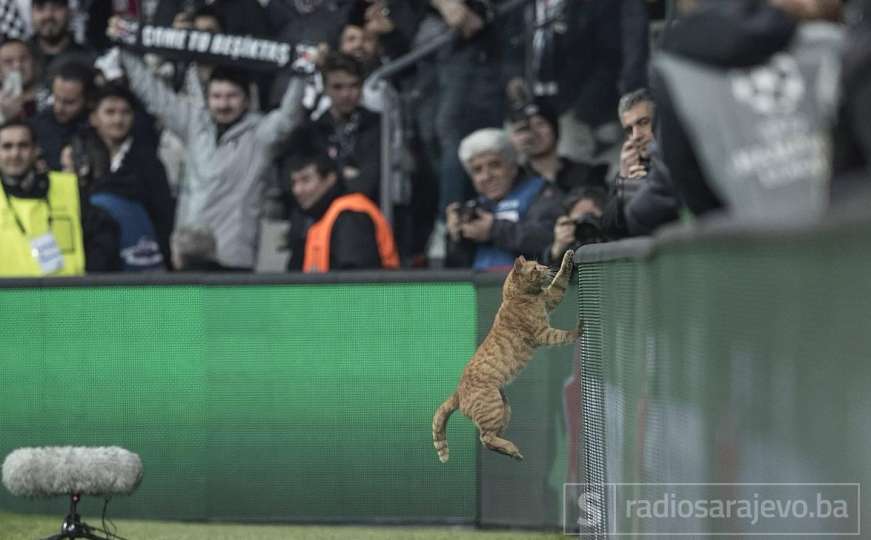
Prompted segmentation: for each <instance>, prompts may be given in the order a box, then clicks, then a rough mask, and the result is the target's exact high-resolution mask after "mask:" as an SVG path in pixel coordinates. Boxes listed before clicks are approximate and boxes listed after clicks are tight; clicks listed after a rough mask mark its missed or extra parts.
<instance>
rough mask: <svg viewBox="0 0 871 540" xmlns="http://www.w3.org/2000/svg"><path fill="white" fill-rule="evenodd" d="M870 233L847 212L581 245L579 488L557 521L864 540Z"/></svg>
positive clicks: (870, 443) (599, 531)
mask: <svg viewBox="0 0 871 540" xmlns="http://www.w3.org/2000/svg"><path fill="white" fill-rule="evenodd" d="M869 243H871V222H869V221H868V220H867V219H865V218H863V219H860V220H858V221H857V220H852V221H849V222H847V221H846V220H845V221H844V222H842V223H840V224H831V225H827V226H825V227H818V228H805V229H801V228H793V229H781V230H770V231H767V232H764V231H752V230H741V229H739V228H736V227H725V226H721V227H713V228H712V229H710V230H707V231H703V232H692V231H689V232H688V231H687V230H684V229H679V230H674V231H671V232H668V233H666V234H664V235H663V236H661V237H658V238H657V239H656V240H634V241H627V242H621V243H616V244H608V245H598V246H587V247H584V248H582V249H581V250H579V253H578V254H577V256H576V262H577V263H579V287H578V302H579V304H578V308H579V315H580V316H581V317H582V318H583V319H584V320H585V321H586V323H587V326H586V332H585V335H584V337H583V338H582V340H581V345H580V348H581V354H580V357H581V362H582V367H581V369H582V373H583V377H582V379H583V392H584V398H583V413H584V422H585V424H584V428H585V433H584V435H585V451H584V453H583V454H582V458H583V459H584V460H585V461H586V472H587V476H586V483H587V484H588V485H585V486H577V487H575V488H570V489H568V490H567V494H568V495H569V496H568V497H567V502H566V528H567V530H569V531H570V532H583V533H585V534H587V535H588V536H587V537H589V538H606V537H607V538H612V537H614V538H616V536H610V535H613V534H617V533H619V534H626V535H629V536H633V537H635V536H638V537H643V536H640V535H642V534H651V533H655V534H657V535H659V537H678V536H677V535H681V536H686V535H689V536H692V537H702V536H703V535H709V534H712V533H719V534H730V535H732V536H733V537H734V536H738V537H742V536H751V535H754V534H778V535H780V536H781V537H784V536H785V537H805V536H800V535H805V534H810V535H814V536H812V537H822V536H816V535H822V534H841V535H843V534H852V535H853V537H856V536H861V535H862V534H865V533H864V532H862V530H861V525H863V524H862V523H860V521H863V522H865V523H867V522H868V518H869V517H871V516H869V513H868V510H867V508H868V505H867V503H865V504H864V505H862V502H861V495H860V489H861V486H862V485H864V486H868V485H871V483H869V482H871V458H869V457H868V456H869V453H868V449H869V448H871V428H869V426H871V424H869V420H868V419H869V418H871V362H869V356H871V309H869V306H871V303H869V298H871V280H869V279H868V276H869V275H871V257H869V256H868V250H867V247H868V245H869ZM608 484H610V485H608ZM615 484H619V485H615ZM729 501H732V502H731V503H730V502H729ZM799 501H801V502H799ZM657 503H658V506H657ZM842 503H843V504H842ZM730 504H731V506H729V505H730ZM645 505H646V506H645ZM836 509H837V510H836ZM862 513H864V515H862ZM861 517H864V518H866V519H864V520H861V519H860V518H861ZM857 533H858V534H857ZM754 537H755V536H754ZM830 537H831V536H830Z"/></svg>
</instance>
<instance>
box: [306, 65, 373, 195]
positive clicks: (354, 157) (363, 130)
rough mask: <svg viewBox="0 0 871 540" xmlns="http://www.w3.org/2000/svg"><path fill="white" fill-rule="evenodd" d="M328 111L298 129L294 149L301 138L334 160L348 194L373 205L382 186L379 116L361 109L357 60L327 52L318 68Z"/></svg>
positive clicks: (361, 70)
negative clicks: (360, 197)
mask: <svg viewBox="0 0 871 540" xmlns="http://www.w3.org/2000/svg"><path fill="white" fill-rule="evenodd" d="M321 74H322V75H323V78H324V91H325V93H326V95H327V96H328V97H329V98H330V109H329V110H328V111H327V112H325V113H324V114H323V115H321V117H320V118H318V119H317V120H314V121H309V122H308V123H307V124H305V125H303V126H301V127H300V128H299V130H297V132H295V133H293V134H292V135H291V137H290V139H291V142H290V145H289V146H290V147H291V148H293V147H294V146H295V145H297V144H298V142H302V141H301V139H305V141H304V142H305V143H306V144H310V145H311V146H313V147H314V149H315V150H317V151H318V152H322V153H324V154H326V155H328V156H330V158H332V159H334V160H335V161H336V162H337V163H338V165H339V170H340V171H341V173H342V176H343V178H344V179H345V182H346V184H347V189H348V191H350V192H358V193H362V194H364V195H366V196H367V197H369V198H370V199H372V200H373V201H375V202H376V203H377V202H378V201H379V195H380V191H381V190H380V187H381V151H380V148H381V117H380V115H378V114H376V113H373V112H372V111H370V110H368V109H366V108H365V107H363V106H362V105H361V104H360V102H361V100H362V97H363V79H364V76H365V75H364V73H363V68H362V66H361V65H360V62H358V61H357V60H356V59H354V58H352V57H350V56H348V55H346V54H342V53H330V54H329V55H328V56H327V58H326V59H325V60H324V62H323V65H322V66H321Z"/></svg>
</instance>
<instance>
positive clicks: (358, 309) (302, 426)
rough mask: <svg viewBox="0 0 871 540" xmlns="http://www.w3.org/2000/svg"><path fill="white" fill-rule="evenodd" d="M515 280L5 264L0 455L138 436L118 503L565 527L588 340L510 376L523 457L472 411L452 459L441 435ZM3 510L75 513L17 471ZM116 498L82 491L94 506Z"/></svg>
mask: <svg viewBox="0 0 871 540" xmlns="http://www.w3.org/2000/svg"><path fill="white" fill-rule="evenodd" d="M421 276H424V277H423V278H422V277H421ZM142 279H146V280H148V281H149V282H150V283H149V284H147V285H143V284H142V283H141V281H139V280H142ZM348 279H352V280H353V282H345V281H343V280H348ZM370 280H373V281H374V282H369V283H367V281H370ZM501 282H502V276H498V275H497V276H487V275H485V276H475V275H473V274H471V273H447V272H446V273H442V274H440V273H434V274H426V273H425V274H416V273H411V274H404V275H400V274H397V273H392V274H379V275H374V274H373V275H368V274H367V275H361V274H356V275H348V274H346V275H335V276H328V277H325V278H318V279H313V278H310V277H305V276H303V277H298V278H296V279H294V278H287V277H283V276H275V277H260V276H248V277H243V276H237V277H226V276H224V277H218V278H212V277H208V276H196V277H184V276H138V277H124V276H122V277H117V276H116V277H107V278H88V279H84V280H81V279H78V280H77V279H68V280H63V279H61V280H44V281H38V280H25V281H21V282H9V281H6V282H3V283H0V344H2V347H0V383H2V388H3V391H2V392H0V460H2V458H3V457H5V455H6V454H8V453H9V452H10V451H12V450H13V449H15V448H18V447H22V446H41V445H77V446H78V445H87V446H91V445H94V446H96V445H119V446H123V447H125V448H128V449H130V450H132V451H134V452H137V453H139V454H140V456H141V457H142V460H143V464H144V470H145V474H144V479H143V482H142V485H141V486H140V487H139V489H138V490H137V491H136V493H134V494H133V495H132V496H131V497H118V498H115V499H113V501H112V502H111V504H110V507H109V515H110V516H112V517H137V518H150V519H184V520H202V519H206V520H233V521H297V522H300V521H303V522H307V521H312V522H313V521H318V522H335V521H339V522H342V521H346V522H367V521H369V522H371V521H377V522H415V523H425V522H438V523H466V524H471V523H478V524H481V525H497V526H500V525H511V526H523V527H534V528H556V527H559V525H560V522H561V514H560V511H561V505H560V494H561V489H562V483H563V482H564V481H565V480H566V478H567V475H573V476H571V478H577V477H579V476H578V475H579V474H580V470H581V469H579V468H578V466H577V464H576V463H575V456H577V452H576V451H574V450H572V449H573V448H575V447H576V446H577V441H578V440H579V437H578V430H579V426H578V418H577V415H575V414H569V415H568V416H569V418H568V420H572V421H573V422H568V421H567V418H566V414H565V411H566V410H569V411H570V412H573V411H576V410H577V407H573V406H570V405H566V402H565V398H564V392H565V391H566V387H565V384H566V381H567V380H568V379H569V378H570V377H571V376H572V374H573V367H572V366H573V364H572V351H571V348H565V347H564V348H556V349H548V350H542V351H540V352H539V353H538V354H537V355H536V358H535V359H534V360H533V362H532V364H531V365H530V367H529V368H528V370H527V371H526V372H524V374H522V375H521V376H520V377H519V378H518V379H517V381H515V383H514V384H513V385H512V386H511V387H509V388H508V390H507V392H508V395H509V396H510V398H511V400H512V405H513V409H514V419H513V421H512V427H511V428H509V436H510V437H512V438H514V440H516V441H517V442H518V444H520V445H521V447H522V448H523V449H524V453H525V454H526V456H527V460H526V461H525V462H524V463H517V462H515V461H513V460H510V459H508V458H504V457H503V456H494V455H491V453H489V452H486V451H485V452H483V453H482V451H481V449H480V445H479V443H478V439H477V433H476V432H475V430H474V427H473V426H472V425H471V423H470V422H469V421H468V420H467V419H466V418H464V417H463V416H462V415H461V414H459V413H457V414H455V415H454V416H453V417H452V418H451V421H450V423H449V425H448V440H449V442H450V448H451V459H450V461H449V462H448V463H447V464H441V463H439V461H438V460H437V459H436V455H435V450H434V449H433V447H432V440H431V431H430V426H431V421H432V414H433V411H434V410H435V408H436V407H437V406H438V405H439V404H440V403H441V402H442V401H443V400H444V399H445V398H446V397H447V396H448V395H449V394H450V392H451V391H453V388H454V387H455V385H456V382H457V379H458V377H459V375H460V373H461V371H462V368H463V366H464V365H465V363H466V361H467V360H468V358H469V356H470V355H471V353H472V352H473V351H474V348H475V346H476V344H477V343H478V342H479V341H480V340H481V339H482V338H483V335H484V333H485V332H486V331H487V330H488V329H489V326H490V323H491V322H492V317H493V315H494V314H495V311H496V309H497V308H498V305H499V302H500V294H501V291H500V288H501ZM575 310H576V307H575V303H574V299H573V298H571V295H568V298H567V299H566V302H564V304H563V305H562V306H560V308H559V309H558V311H557V313H556V314H555V317H554V324H555V325H558V326H562V327H565V328H571V327H573V326H574V318H575ZM568 389H569V392H568V394H569V399H574V400H575V401H577V400H578V399H579V396H577V393H576V392H574V389H576V385H574V386H572V385H569V387H568ZM572 403H573V402H572ZM0 509H2V510H3V511H13V512H26V513H34V512H39V513H48V514H56V515H58V516H59V517H60V516H61V515H62V513H63V512H64V510H65V509H66V506H65V503H64V501H63V500H62V499H60V498H52V499H48V500H26V499H19V498H15V497H12V496H11V495H10V494H9V493H8V492H7V491H6V490H5V489H2V488H0ZM101 509H102V501H100V500H94V499H93V498H87V497H86V498H85V499H84V500H83V506H82V511H83V513H84V514H86V515H89V516H93V515H95V514H96V515H99V513H100V511H101Z"/></svg>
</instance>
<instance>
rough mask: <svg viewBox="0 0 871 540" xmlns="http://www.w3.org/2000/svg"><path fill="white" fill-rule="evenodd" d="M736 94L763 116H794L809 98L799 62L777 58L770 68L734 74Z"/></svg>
mask: <svg viewBox="0 0 871 540" xmlns="http://www.w3.org/2000/svg"><path fill="white" fill-rule="evenodd" d="M732 93H733V94H734V95H735V98H736V99H737V100H738V101H741V102H743V103H745V104H747V105H749V106H750V107H751V108H752V109H753V110H754V111H756V112H757V113H759V114H765V115H772V114H790V113H793V112H795V111H796V109H797V108H798V106H799V104H800V103H801V100H802V98H803V97H804V94H805V84H804V79H803V78H802V75H801V70H799V67H798V63H797V62H796V61H795V58H793V57H792V56H790V55H788V54H783V53H781V54H776V55H774V57H773V58H772V59H771V61H770V62H768V64H767V65H764V66H760V67H757V68H753V69H750V70H740V71H735V72H733V75H732Z"/></svg>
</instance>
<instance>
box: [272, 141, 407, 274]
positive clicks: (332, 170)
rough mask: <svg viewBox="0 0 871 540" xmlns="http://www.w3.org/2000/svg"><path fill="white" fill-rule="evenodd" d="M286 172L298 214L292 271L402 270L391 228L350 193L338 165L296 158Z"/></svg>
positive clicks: (294, 220)
mask: <svg viewBox="0 0 871 540" xmlns="http://www.w3.org/2000/svg"><path fill="white" fill-rule="evenodd" d="M288 163H289V166H288V167H287V168H286V170H287V172H288V174H289V176H290V182H291V191H292V192H293V195H294V198H295V199H296V203H297V206H298V210H299V212H297V215H295V216H293V218H292V226H291V233H290V234H291V239H290V247H291V248H292V255H291V259H290V262H289V264H288V269H289V270H297V271H298V270H302V271H304V272H310V273H316V272H328V271H330V270H361V269H378V268H391V269H392V268H398V267H399V255H398V253H397V250H396V243H395V241H394V239H393V231H392V229H391V227H390V224H389V223H388V222H387V220H386V219H385V218H384V216H383V215H382V214H381V211H380V210H379V209H378V207H377V206H376V205H375V203H373V202H372V201H371V200H370V199H368V198H367V197H366V196H365V195H362V194H360V193H346V191H345V186H344V183H343V182H342V181H341V179H340V178H339V175H338V172H337V170H336V166H335V162H333V161H332V160H331V159H329V158H328V157H326V156H322V155H309V156H294V157H292V158H289V159H288Z"/></svg>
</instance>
